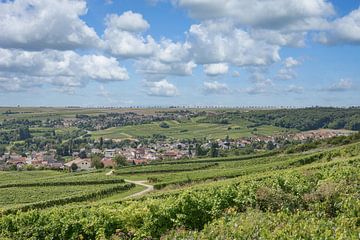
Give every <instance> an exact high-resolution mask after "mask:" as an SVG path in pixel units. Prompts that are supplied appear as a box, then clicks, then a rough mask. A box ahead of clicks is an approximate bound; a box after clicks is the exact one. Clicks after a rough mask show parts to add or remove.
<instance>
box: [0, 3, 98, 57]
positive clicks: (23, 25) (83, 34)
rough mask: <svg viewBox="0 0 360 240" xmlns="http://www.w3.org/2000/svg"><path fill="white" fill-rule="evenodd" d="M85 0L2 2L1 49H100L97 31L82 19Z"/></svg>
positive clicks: (0, 11)
mask: <svg viewBox="0 0 360 240" xmlns="http://www.w3.org/2000/svg"><path fill="white" fill-rule="evenodd" d="M86 12H87V9H86V2H85V1H82V0H79V1H78V0H66V1H48V0H15V1H5V2H4V1H1V2H0V29H1V34H0V47H2V48H22V49H25V50H43V49H58V50H69V49H76V48H90V47H98V46H99V44H100V39H99V38H98V36H97V34H96V32H95V31H94V29H93V28H91V27H89V26H87V24H86V23H85V22H84V21H83V20H81V19H80V16H82V15H84V14H86Z"/></svg>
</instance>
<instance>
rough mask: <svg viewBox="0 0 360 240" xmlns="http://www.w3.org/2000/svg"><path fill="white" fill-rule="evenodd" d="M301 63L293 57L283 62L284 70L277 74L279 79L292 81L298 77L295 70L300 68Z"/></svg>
mask: <svg viewBox="0 0 360 240" xmlns="http://www.w3.org/2000/svg"><path fill="white" fill-rule="evenodd" d="M300 64H301V63H300V61H298V60H296V59H294V58H293V57H288V58H286V59H285V60H284V62H283V68H281V69H280V70H279V71H278V73H277V76H276V77H277V79H280V80H292V79H295V78H296V77H297V74H296V72H295V71H294V68H295V67H296V66H299V65H300Z"/></svg>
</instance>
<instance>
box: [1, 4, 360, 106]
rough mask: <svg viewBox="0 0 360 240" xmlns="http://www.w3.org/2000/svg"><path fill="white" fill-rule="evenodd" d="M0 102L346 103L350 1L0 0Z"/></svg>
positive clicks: (353, 34) (357, 26)
mask: <svg viewBox="0 0 360 240" xmlns="http://www.w3.org/2000/svg"><path fill="white" fill-rule="evenodd" d="M0 29H2V34H1V35H0V102H1V104H0V105H2V106H16V105H22V106H68V105H76V106H169V105H184V106H194V105H196V106H210V105H219V106H269V105H271V106H315V105H322V106H353V105H359V103H360V94H359V92H360V78H359V76H360V67H359V63H360V2H359V1H358V0H347V1H343V0H333V1H327V0H303V1H297V0H268V1H260V0H254V1H248V0H226V1H212V0H172V1H170V0H144V1H143V0H117V1H116V0H113V1H109V0H107V1H105V0H90V1H81V0H66V1H65V0H64V1H55V0H54V1H48V0H15V1H4V0H2V1H1V2H0Z"/></svg>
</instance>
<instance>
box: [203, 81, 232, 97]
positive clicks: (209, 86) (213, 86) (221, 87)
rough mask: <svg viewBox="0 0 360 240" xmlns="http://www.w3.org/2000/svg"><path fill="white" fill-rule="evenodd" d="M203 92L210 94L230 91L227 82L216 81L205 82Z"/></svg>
mask: <svg viewBox="0 0 360 240" xmlns="http://www.w3.org/2000/svg"><path fill="white" fill-rule="evenodd" d="M203 92H204V94H206V95H209V94H219V95H221V94H227V93H229V87H228V86H227V85H226V84H225V83H219V82H217V81H214V82H204V86H203Z"/></svg>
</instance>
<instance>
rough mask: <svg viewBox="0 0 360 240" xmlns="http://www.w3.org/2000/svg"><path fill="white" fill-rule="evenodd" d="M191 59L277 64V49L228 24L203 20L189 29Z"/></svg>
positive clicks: (236, 63) (237, 63) (198, 62)
mask: <svg viewBox="0 0 360 240" xmlns="http://www.w3.org/2000/svg"><path fill="white" fill-rule="evenodd" d="M188 35H189V42H190V43H191V53H192V57H193V59H194V60H195V62H196V63H197V64H212V63H219V62H223V63H231V64H233V65H236V66H248V65H269V64H271V63H273V62H276V61H279V60H280V56H279V49H280V47H279V46H276V45H271V44H268V43H267V42H265V41H262V40H254V39H253V38H252V37H251V36H250V34H249V33H247V32H246V31H244V30H241V29H238V28H236V27H235V26H234V25H233V23H231V22H230V21H206V22H202V23H201V24H197V25H192V26H191V27H190V30H189V33H188Z"/></svg>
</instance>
